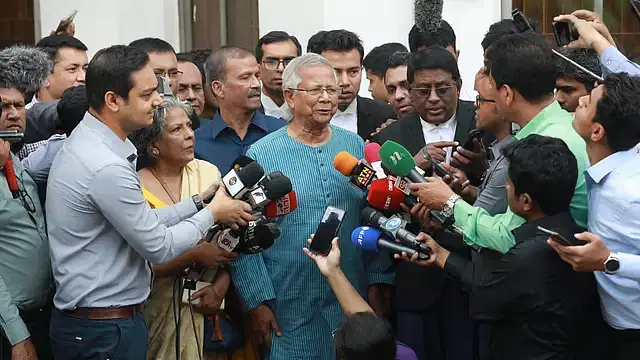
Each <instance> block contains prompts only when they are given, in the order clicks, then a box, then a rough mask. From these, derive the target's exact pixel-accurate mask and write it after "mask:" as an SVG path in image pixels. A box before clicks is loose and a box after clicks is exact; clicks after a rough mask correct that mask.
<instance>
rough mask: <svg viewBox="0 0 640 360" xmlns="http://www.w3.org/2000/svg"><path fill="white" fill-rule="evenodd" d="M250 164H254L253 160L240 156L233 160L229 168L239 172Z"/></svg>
mask: <svg viewBox="0 0 640 360" xmlns="http://www.w3.org/2000/svg"><path fill="white" fill-rule="evenodd" d="M252 162H255V160H254V159H252V158H250V157H248V156H245V155H240V156H238V157H237V158H236V159H235V160H233V164H231V168H232V169H235V170H240V169H242V168H243V167H245V166H247V165H249V164H251V163H252Z"/></svg>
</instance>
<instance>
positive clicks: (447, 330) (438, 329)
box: [396, 279, 476, 360]
mask: <svg viewBox="0 0 640 360" xmlns="http://www.w3.org/2000/svg"><path fill="white" fill-rule="evenodd" d="M396 321H397V333H398V334H397V338H398V341H400V342H402V343H404V344H406V345H407V346H409V347H411V348H412V349H413V350H414V351H415V352H416V354H417V355H418V358H419V359H420V360H473V354H474V347H475V333H476V326H475V324H474V322H473V321H472V320H471V318H470V317H469V295H468V293H466V292H465V291H463V290H462V289H461V288H460V285H459V284H457V283H456V282H454V281H452V280H450V279H446V280H445V284H444V287H443V289H442V293H441V294H440V297H439V299H438V300H437V301H436V302H435V303H434V304H433V306H431V308H429V309H428V310H426V311H424V312H398V314H397V318H396Z"/></svg>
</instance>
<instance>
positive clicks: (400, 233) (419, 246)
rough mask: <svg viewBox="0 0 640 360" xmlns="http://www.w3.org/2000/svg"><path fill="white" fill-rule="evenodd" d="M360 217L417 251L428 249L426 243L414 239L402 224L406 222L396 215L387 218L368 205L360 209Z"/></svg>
mask: <svg viewBox="0 0 640 360" xmlns="http://www.w3.org/2000/svg"><path fill="white" fill-rule="evenodd" d="M362 219H363V220H364V221H365V222H366V223H368V224H370V225H372V226H374V227H376V228H378V229H380V230H382V231H383V232H385V233H386V234H387V235H388V236H390V237H392V238H394V239H398V240H400V241H402V242H403V243H404V244H406V245H409V246H411V248H413V249H414V250H417V251H424V252H426V251H429V246H427V244H424V243H421V242H419V241H418V240H417V239H416V236H415V235H414V234H412V233H410V232H409V231H407V230H406V229H405V228H404V226H405V225H406V222H404V221H403V220H402V219H400V218H398V217H395V216H394V217H392V218H387V217H385V216H384V215H383V214H382V213H380V212H378V211H376V210H375V209H372V208H370V207H366V208H364V209H363V210H362Z"/></svg>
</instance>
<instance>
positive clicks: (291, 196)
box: [264, 190, 298, 218]
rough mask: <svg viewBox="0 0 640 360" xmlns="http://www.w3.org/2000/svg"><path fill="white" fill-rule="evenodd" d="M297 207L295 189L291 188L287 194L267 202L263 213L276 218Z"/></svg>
mask: <svg viewBox="0 0 640 360" xmlns="http://www.w3.org/2000/svg"><path fill="white" fill-rule="evenodd" d="M297 207H298V198H297V197H296V192H295V190H292V191H291V192H289V193H288V194H287V195H285V196H283V197H281V198H279V199H276V201H272V202H270V203H269V204H267V206H266V207H265V209H264V210H265V211H264V215H265V216H266V217H268V218H277V217H280V216H285V215H289V214H291V213H292V212H293V211H294V210H295V209H296V208H297Z"/></svg>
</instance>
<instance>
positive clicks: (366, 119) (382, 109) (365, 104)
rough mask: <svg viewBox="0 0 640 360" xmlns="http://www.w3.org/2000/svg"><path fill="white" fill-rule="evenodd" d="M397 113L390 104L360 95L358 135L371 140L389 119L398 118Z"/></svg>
mask: <svg viewBox="0 0 640 360" xmlns="http://www.w3.org/2000/svg"><path fill="white" fill-rule="evenodd" d="M396 118H397V117H396V113H395V112H394V111H393V108H392V107H391V106H390V105H389V104H385V103H383V102H380V101H374V100H371V99H367V98H363V97H360V96H358V135H360V137H361V138H362V139H363V140H369V139H370V138H371V136H370V134H372V133H374V132H376V129H378V128H379V127H380V125H382V124H384V123H385V122H386V121H387V120H389V119H396Z"/></svg>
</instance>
